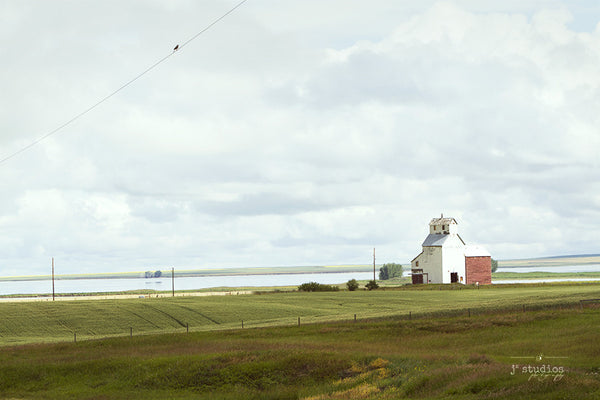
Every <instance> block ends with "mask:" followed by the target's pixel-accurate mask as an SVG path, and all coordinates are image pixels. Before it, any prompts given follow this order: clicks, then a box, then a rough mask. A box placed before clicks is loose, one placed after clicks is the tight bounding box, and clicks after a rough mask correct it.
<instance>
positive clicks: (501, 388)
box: [0, 308, 600, 399]
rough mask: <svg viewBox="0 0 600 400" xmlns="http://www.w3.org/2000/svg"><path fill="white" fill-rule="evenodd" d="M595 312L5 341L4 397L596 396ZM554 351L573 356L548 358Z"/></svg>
mask: <svg viewBox="0 0 600 400" xmlns="http://www.w3.org/2000/svg"><path fill="white" fill-rule="evenodd" d="M599 311H600V310H599V309H598V308H585V309H578V308H575V309H569V310H542V311H532V312H526V313H522V312H517V311H513V312H503V313H495V314H487V315H473V316H472V317H470V318H469V317H466V316H463V317H450V318H423V319H418V320H407V319H399V318H384V319H374V320H370V321H363V322H361V321H358V322H336V323H323V324H312V325H301V326H288V327H271V328H257V329H244V330H242V329H237V330H229V331H221V332H195V333H190V334H185V333H179V334H166V335H153V336H138V337H133V338H112V339H105V340H93V341H86V342H79V343H55V344H42V345H40V344H36V345H25V346H12V347H4V348H3V349H2V350H3V351H2V352H1V353H0V397H2V398H47V399H58V398H60V399H82V398H103V399H126V398H127V399H135V398H145V399H164V398H170V399H187V398H189V399H192V398H193V399H197V398H211V399H215V398H217V399H219V398H222V399H239V398H245V399H246V398H247V399H285V398H290V399H292V398H293V399H296V398H305V399H347V398H352V399H396V398H458V399H480V398H488V399H492V398H493V399H498V398H511V399H547V398H550V399H559V398H560V399H585V398H597V397H598V396H599V395H600V378H599V375H598V373H599V372H600V369H599V365H598V359H600V343H599V342H598V340H597V331H598V328H599V323H600V315H599V314H598V313H599ZM540 354H543V357H544V359H543V360H542V361H541V362H538V361H537V360H536V356H539V355H540ZM558 356H564V357H566V358H560V359H555V358H550V357H558ZM515 363H518V364H531V365H533V366H536V365H537V366H539V365H542V364H545V363H551V364H553V365H560V366H562V367H563V368H564V369H565V373H564V376H563V377H562V378H561V379H560V380H558V381H553V380H552V379H545V380H540V379H538V378H539V377H535V378H534V379H531V376H530V374H523V373H517V374H511V372H512V371H513V367H512V366H513V364H515Z"/></svg>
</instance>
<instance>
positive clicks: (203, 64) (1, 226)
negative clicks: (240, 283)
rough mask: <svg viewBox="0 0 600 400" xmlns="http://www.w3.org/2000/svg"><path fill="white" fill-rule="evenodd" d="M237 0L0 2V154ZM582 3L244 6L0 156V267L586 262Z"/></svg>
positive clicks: (594, 217) (590, 183)
mask: <svg viewBox="0 0 600 400" xmlns="http://www.w3.org/2000/svg"><path fill="white" fill-rule="evenodd" d="M236 3H237V0H234V1H229V0H203V1H192V0H189V1H184V0H181V1H166V0H163V1H158V0H155V1H147V0H144V1H142V0H139V1H130V0H118V1H103V2H97V1H76V2H73V1H52V2H48V1H23V0H18V1H17V0H14V1H13V0H6V1H2V2H1V3H0V41H1V43H0V59H1V61H2V62H0V159H1V158H4V157H6V156H9V155H11V154H13V153H14V152H16V151H18V150H20V149H22V148H23V147H25V146H27V145H29V144H31V143H32V142H33V141H35V140H36V139H38V138H40V137H41V136H44V135H46V134H47V133H49V132H51V131H53V130H54V129H56V128H57V127H59V126H61V125H62V124H64V123H65V122H68V121H69V120H70V119H71V118H73V117H75V116H77V115H78V114H79V113H81V112H82V111H84V110H86V109H87V108H88V107H90V106H92V105H93V104H95V103H96V102H98V101H99V100H101V99H103V98H104V97H105V96H107V95H108V94H110V93H112V92H113V91H115V90H117V89H118V88H119V87H121V86H122V85H123V84H125V83H126V82H128V81H130V80H131V79H132V78H134V77H135V76H137V75H138V74H140V73H142V72H143V71H144V70H146V68H148V67H150V66H151V65H152V64H154V63H155V62H157V61H158V60H160V59H162V58H163V57H165V56H167V55H168V54H170V53H171V52H172V49H173V47H174V46H175V45H176V44H178V43H179V44H181V43H184V42H186V41H187V40H188V39H190V38H191V37H193V36H194V35H195V34H197V33H198V32H200V31H201V30H202V29H203V28H205V27H206V26H207V25H209V24H210V23H211V22H213V21H214V20H215V19H216V18H218V17H219V16H221V15H223V14H224V13H225V12H227V11H228V10H230V9H231V8H232V7H233V6H235V4H236ZM599 20H600V4H599V3H598V2H597V1H595V0H589V1H583V0H581V1H558V0H547V1H544V0H510V1H508V0H497V1H491V0H490V1H480V0H463V1H459V0H455V1H441V2H438V1H424V0H421V1H408V0H407V1H399V0H371V1H368V2H366V1H354V0H331V1H323V0H289V1H285V2H282V1H275V0H248V1H247V2H246V3H245V4H243V5H242V6H241V7H240V8H238V9H237V10H236V11H235V12H233V13H232V14H230V15H229V16H228V17H226V18H225V19H223V20H222V21H221V22H220V23H218V24H217V25H215V26H214V27H212V28H211V29H210V30H208V31H207V32H205V33H204V34H202V35H200V36H199V37H197V38H196V39H195V40H193V41H192V42H190V43H189V44H187V45H186V46H184V47H183V48H182V49H181V50H179V51H178V52H176V53H175V54H173V55H172V56H171V57H169V58H168V59H167V60H166V61H164V62H163V63H161V64H160V65H158V66H157V67H156V68H155V69H153V70H152V71H150V72H149V73H147V74H145V75H144V76H142V77H141V78H140V79H138V80H136V81H135V82H134V83H132V84H131V85H129V86H127V87H126V88H124V89H123V90H121V91H120V92H118V93H117V94H116V95H115V96H113V97H112V98H110V99H109V100H107V101H106V102H104V103H102V104H101V105H99V106H98V107H96V108H94V109H93V110H92V111H90V112H89V113H87V114H85V115H83V116H82V117H81V118H78V119H77V120H76V121H75V122H73V123H71V124H70V125H68V126H66V127H65V128H64V129H61V130H59V131H58V132H57V133H56V134H54V135H52V136H50V137H49V138H47V139H46V140H44V141H42V142H41V143H39V144H37V145H36V146H34V147H32V148H30V149H28V150H27V151H24V152H23V153H21V154H18V155H17V156H15V157H13V158H11V159H10V160H7V161H5V162H3V163H1V164H0V185H1V197H0V276H13V275H35V274H47V273H49V268H50V260H51V257H55V259H56V268H57V272H58V273H77V272H87V273H93V272H112V271H123V272H125V271H138V270H147V269H153V270H154V269H160V268H170V267H172V266H173V267H175V268H177V269H181V270H183V269H194V268H209V267H228V266H236V267H244V266H248V267H251V266H292V265H333V264H368V263H370V262H372V252H373V247H375V248H377V262H378V263H384V262H398V263H406V262H409V261H410V260H411V259H412V258H413V257H414V256H416V255H417V254H418V253H419V252H420V250H421V243H422V242H423V240H424V238H425V236H426V235H427V233H428V223H429V221H430V220H431V218H433V217H437V216H439V215H440V214H441V213H444V216H449V217H454V218H456V220H457V221H458V224H459V225H458V227H459V233H460V235H461V237H462V238H463V239H464V240H465V241H466V242H467V243H468V244H471V243H472V244H480V245H483V246H485V247H486V248H487V249H488V250H489V251H490V252H491V254H492V256H493V257H494V258H496V259H500V260H502V259H510V258H529V257H537V256H552V255H565V254H590V253H600V248H599V243H600V230H599V226H600V161H599V160H600V131H599V130H600V112H599V111H598V110H599V109H600V26H599V25H598V22H599Z"/></svg>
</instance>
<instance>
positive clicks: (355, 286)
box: [346, 279, 358, 292]
mask: <svg viewBox="0 0 600 400" xmlns="http://www.w3.org/2000/svg"><path fill="white" fill-rule="evenodd" d="M346 287H347V288H348V290H349V291H351V292H354V291H355V290H356V289H358V282H357V281H356V279H350V280H349V281H348V282H347V283H346Z"/></svg>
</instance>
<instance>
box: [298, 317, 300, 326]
mask: <svg viewBox="0 0 600 400" xmlns="http://www.w3.org/2000/svg"><path fill="white" fill-rule="evenodd" d="M298 326H300V317H298Z"/></svg>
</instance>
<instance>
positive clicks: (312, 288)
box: [298, 282, 340, 292]
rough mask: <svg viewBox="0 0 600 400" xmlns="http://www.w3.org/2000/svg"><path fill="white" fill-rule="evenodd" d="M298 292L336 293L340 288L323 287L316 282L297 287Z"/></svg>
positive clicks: (332, 286)
mask: <svg viewBox="0 0 600 400" xmlns="http://www.w3.org/2000/svg"><path fill="white" fill-rule="evenodd" d="M298 290H299V291H300V292H337V291H338V290H340V288H339V287H337V286H335V285H324V284H322V283H317V282H308V283H303V284H302V285H300V286H298Z"/></svg>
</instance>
